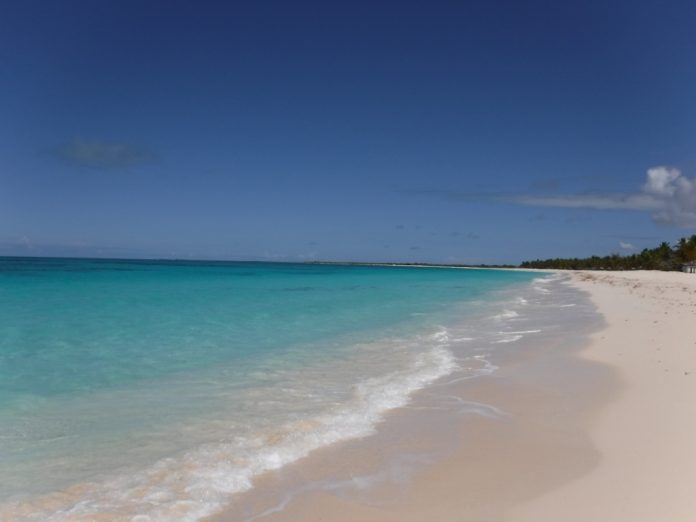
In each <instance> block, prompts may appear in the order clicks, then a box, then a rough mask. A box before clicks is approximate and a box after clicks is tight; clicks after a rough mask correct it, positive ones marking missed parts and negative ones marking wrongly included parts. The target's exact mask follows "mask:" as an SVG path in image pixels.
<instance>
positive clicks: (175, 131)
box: [0, 0, 696, 263]
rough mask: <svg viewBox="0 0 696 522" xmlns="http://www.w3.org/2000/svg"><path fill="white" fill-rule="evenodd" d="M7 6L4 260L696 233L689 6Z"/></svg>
mask: <svg viewBox="0 0 696 522" xmlns="http://www.w3.org/2000/svg"><path fill="white" fill-rule="evenodd" d="M0 12H1V14H0V255H32V256H42V255H47V256H90V257H92V256H96V257H136V258H153V257H155V258H183V259H190V258H193V259H240V260H248V259H257V260H269V261H303V260H355V261H410V262H413V261H428V262H447V263H518V262H520V261H522V260H525V259H534V258H546V257H566V256H573V257H574V256H586V255H592V254H600V255H603V254H608V253H612V252H619V253H631V252H635V251H638V250H640V249H642V248H645V247H653V246H655V245H657V244H658V243H659V242H661V241H669V242H674V241H675V240H676V239H677V238H679V237H682V236H687V235H691V234H693V233H696V101H695V93H696V66H695V64H696V32H695V31H694V27H696V3H694V2H692V1H684V2H673V1H660V2H657V1H654V2H652V1H651V2H647V1H642V0H633V1H625V2H624V1H576V2H570V1H567V2H558V1H557V0H554V1H526V0H519V1H514V2H512V1H510V2H503V1H493V0H482V1H471V2H468V1H452V2H449V1H433V0H431V1H422V2H409V1H406V0H402V1H398V2H384V1H377V0H375V1H357V0H352V1H349V2H342V1H332V2H326V1H321V2H303V1H293V2H287V1H278V2H274V1H270V0H269V1H259V2H242V1H237V2H233V1H229V2H222V1H220V2H215V1H195V2H194V1H191V2H186V1H176V0H168V1H163V2H156V1H128V0H119V1H110V0H100V1H71V0H63V1H61V2H49V1H33V0H21V1H19V0H0Z"/></svg>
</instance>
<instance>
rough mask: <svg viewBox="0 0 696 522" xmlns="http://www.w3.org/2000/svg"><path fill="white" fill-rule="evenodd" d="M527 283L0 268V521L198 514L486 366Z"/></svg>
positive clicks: (445, 276)
mask: <svg viewBox="0 0 696 522" xmlns="http://www.w3.org/2000/svg"><path fill="white" fill-rule="evenodd" d="M535 277H537V278H538V276H536V275H533V274H529V273H521V272H510V271H490V270H451V269H436V268H396V267H360V266H335V265H304V264H297V265H293V264H271V263H184V262H144V261H140V262H133V261H106V260H100V261H94V260H65V259H60V260H48V259H9V258H5V259H2V260H0V312H1V313H0V502H2V503H3V507H1V508H0V514H2V515H3V516H4V517H6V518H11V519H12V518H16V519H25V520H75V519H86V520H87V519H90V518H93V517H94V515H95V514H97V513H105V512H110V513H111V514H113V516H114V517H115V518H124V519H130V518H131V517H133V516H136V515H139V516H140V517H145V518H139V519H141V520H170V519H173V518H176V519H180V520H196V519H198V518H200V517H201V516H204V515H206V514H209V513H211V512H213V511H215V510H216V509H218V508H219V507H220V506H222V505H224V504H225V503H226V502H227V501H229V498H230V496H232V495H234V494H236V493H240V492H243V491H246V490H248V489H250V488H252V487H253V483H254V479H255V477H257V476H258V475H259V474H261V473H263V472H264V471H267V470H271V469H277V468H279V467H282V466H284V465H285V464H287V463H290V462H293V461H296V460H297V459H299V458H301V457H303V456H305V455H307V454H308V453H309V452H311V451H312V450H314V449H316V448H319V447H322V446H325V445H328V444H331V443H333V442H337V441H340V440H346V439H350V438H355V437H361V436H364V435H367V434H370V433H372V432H373V430H374V429H375V426H376V425H377V423H379V421H380V420H381V419H382V417H383V414H384V413H385V412H386V411H388V410H390V409H393V408H396V407H399V406H402V405H404V404H406V403H407V402H408V400H409V397H410V395H411V394H412V393H413V392H414V391H416V390H419V389H422V388H423V387H426V386H428V385H430V384H433V383H434V382H435V381H437V380H438V379H440V378H441V377H443V376H445V375H449V374H452V372H454V371H455V370H456V371H457V375H462V374H463V376H464V377H471V376H475V375H480V374H485V373H488V372H490V371H492V370H493V369H494V367H493V366H492V364H491V363H490V361H489V358H488V354H489V352H490V350H492V349H493V348H494V347H495V346H496V345H497V344H500V346H503V345H506V344H514V343H515V342H516V341H517V340H519V338H521V336H525V335H530V332H532V330H535V328H526V327H525V328H519V329H515V328H512V326H514V324H515V323H514V322H515V320H516V319H518V318H519V312H518V311H517V310H516V308H519V307H522V306H524V303H522V301H520V299H522V300H524V299H525V298H524V297H520V295H521V294H520V293H519V292H517V293H514V292H513V293H514V294H515V295H514V296H513V294H508V293H506V292H509V291H510V289H511V288H516V287H522V286H524V287H525V288H527V289H529V288H532V287H530V286H529V283H530V282H532V281H533V279H534V278H535ZM533 288H537V289H538V292H539V294H540V295H544V291H545V290H546V289H545V288H544V283H543V281H541V282H537V283H536V284H535V285H534V287H533ZM511 321H512V323H511ZM498 326H499V328H498V329H497V330H496V328H497V327H498ZM483 336H490V337H489V338H487V341H486V342H485V343H483V344H482V343H481V339H482V338H483ZM474 339H478V342H476V343H472V342H471V341H472V340H474ZM462 372H463V373H462Z"/></svg>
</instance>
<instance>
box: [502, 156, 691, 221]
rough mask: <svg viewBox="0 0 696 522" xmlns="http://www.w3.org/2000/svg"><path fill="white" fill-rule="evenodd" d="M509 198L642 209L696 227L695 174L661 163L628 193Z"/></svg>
mask: <svg viewBox="0 0 696 522" xmlns="http://www.w3.org/2000/svg"><path fill="white" fill-rule="evenodd" d="M509 201H512V202H514V203H519V204H522V205H530V206H535V207H564V208H594V209H620V210H643V211H649V212H651V213H652V218H653V220H655V222H657V223H660V224H664V225H674V226H678V227H684V228H691V227H696V178H687V177H686V176H684V175H682V173H681V171H680V170H679V169H675V168H669V167H663V166H658V167H653V168H651V169H648V171H647V175H646V181H645V183H644V184H643V186H642V187H641V191H640V192H636V193H632V194H609V195H572V194H571V195H559V196H519V197H514V198H510V199H509Z"/></svg>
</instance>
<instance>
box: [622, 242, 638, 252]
mask: <svg viewBox="0 0 696 522" xmlns="http://www.w3.org/2000/svg"><path fill="white" fill-rule="evenodd" d="M619 246H620V247H621V248H622V249H624V250H635V249H636V247H635V246H633V243H627V242H625V241H619Z"/></svg>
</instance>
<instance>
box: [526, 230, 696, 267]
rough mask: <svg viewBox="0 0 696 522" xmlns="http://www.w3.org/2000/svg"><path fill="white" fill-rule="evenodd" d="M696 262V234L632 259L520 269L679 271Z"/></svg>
mask: <svg viewBox="0 0 696 522" xmlns="http://www.w3.org/2000/svg"><path fill="white" fill-rule="evenodd" d="M690 262H696V234H694V235H693V236H691V237H689V238H681V239H680V240H679V241H677V243H676V244H675V245H674V246H670V244H669V243H667V242H662V243H661V244H660V245H659V246H658V247H656V248H645V249H643V251H642V252H640V253H635V254H631V255H620V254H611V255H608V256H603V257H602V256H592V257H586V258H569V259H563V258H556V259H543V260H542V259H537V260H535V261H524V262H523V263H522V264H520V267H521V268H560V269H568V270H681V267H682V265H683V264H684V263H690Z"/></svg>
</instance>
